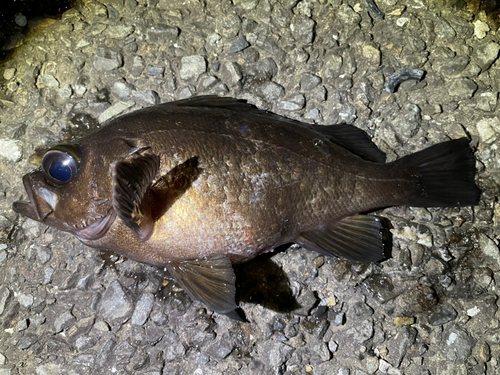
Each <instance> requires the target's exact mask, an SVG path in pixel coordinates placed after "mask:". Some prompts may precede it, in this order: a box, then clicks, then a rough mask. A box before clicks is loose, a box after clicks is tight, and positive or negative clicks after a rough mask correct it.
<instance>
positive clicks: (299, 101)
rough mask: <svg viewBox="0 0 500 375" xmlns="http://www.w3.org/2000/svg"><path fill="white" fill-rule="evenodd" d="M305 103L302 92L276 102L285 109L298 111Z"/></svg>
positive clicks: (280, 107)
mask: <svg viewBox="0 0 500 375" xmlns="http://www.w3.org/2000/svg"><path fill="white" fill-rule="evenodd" d="M305 105H306V98H305V97H304V95H302V94H293V95H290V96H289V97H287V98H286V99H285V100H282V101H279V102H278V108H279V109H282V110H285V111H299V110H301V109H302V108H304V106H305Z"/></svg>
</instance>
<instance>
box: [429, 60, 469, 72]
mask: <svg viewBox="0 0 500 375" xmlns="http://www.w3.org/2000/svg"><path fill="white" fill-rule="evenodd" d="M469 62H470V57H469V56H465V55H461V56H456V57H452V58H448V59H445V60H444V61H443V62H442V63H441V64H438V63H436V64H433V66H434V65H436V67H435V68H436V70H437V71H438V72H439V73H441V74H442V75H444V76H445V77H454V76H457V75H459V74H460V73H461V72H463V70H464V69H465V68H466V67H467V65H468V64H469Z"/></svg>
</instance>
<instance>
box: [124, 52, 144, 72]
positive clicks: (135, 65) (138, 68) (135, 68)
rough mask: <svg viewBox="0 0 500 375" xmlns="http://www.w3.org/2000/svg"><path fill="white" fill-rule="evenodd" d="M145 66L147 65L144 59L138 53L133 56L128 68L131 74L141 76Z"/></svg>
mask: <svg viewBox="0 0 500 375" xmlns="http://www.w3.org/2000/svg"><path fill="white" fill-rule="evenodd" d="M144 67H145V62H144V59H143V58H142V57H141V56H138V55H136V56H134V57H133V58H132V63H131V65H130V66H129V68H128V70H129V72H130V74H131V75H133V76H135V77H139V76H140V75H141V74H142V71H143V70H144Z"/></svg>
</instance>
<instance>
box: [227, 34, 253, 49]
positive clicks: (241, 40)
mask: <svg viewBox="0 0 500 375" xmlns="http://www.w3.org/2000/svg"><path fill="white" fill-rule="evenodd" d="M249 46H250V43H248V42H247V40H246V39H245V37H244V36H243V35H240V36H239V37H238V38H237V39H236V41H235V42H234V43H233V45H232V46H231V47H229V53H236V52H241V51H243V50H244V49H245V48H248V47H249Z"/></svg>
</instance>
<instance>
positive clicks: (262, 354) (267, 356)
mask: <svg viewBox="0 0 500 375" xmlns="http://www.w3.org/2000/svg"><path fill="white" fill-rule="evenodd" d="M294 350H295V349H294V348H292V347H291V346H288V345H286V344H284V343H282V342H280V341H274V340H267V341H264V342H261V343H260V344H259V345H258V347H257V352H258V359H260V361H261V362H263V363H265V364H267V365H268V366H273V367H275V366H281V365H282V364H283V363H284V362H286V361H287V360H288V359H290V357H291V356H292V353H293V351H294Z"/></svg>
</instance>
